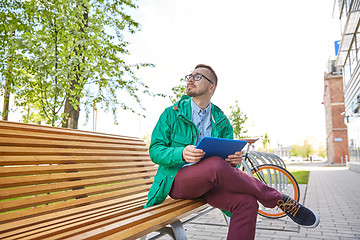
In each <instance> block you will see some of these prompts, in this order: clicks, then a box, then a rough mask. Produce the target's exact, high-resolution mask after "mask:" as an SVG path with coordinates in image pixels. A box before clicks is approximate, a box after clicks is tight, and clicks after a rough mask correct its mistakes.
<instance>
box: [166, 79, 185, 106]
mask: <svg viewBox="0 0 360 240" xmlns="http://www.w3.org/2000/svg"><path fill="white" fill-rule="evenodd" d="M171 91H172V92H173V95H169V98H170V101H171V102H172V103H173V104H174V103H176V102H177V101H179V100H180V98H181V96H183V95H185V94H186V82H185V79H184V78H181V79H180V84H179V85H177V86H175V87H173V88H172V89H171Z"/></svg>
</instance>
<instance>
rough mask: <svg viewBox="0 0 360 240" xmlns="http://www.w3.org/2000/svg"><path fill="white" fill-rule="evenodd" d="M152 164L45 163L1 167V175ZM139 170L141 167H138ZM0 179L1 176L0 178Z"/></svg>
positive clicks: (148, 165) (110, 168)
mask: <svg viewBox="0 0 360 240" xmlns="http://www.w3.org/2000/svg"><path fill="white" fill-rule="evenodd" d="M150 166H153V164H151V163H150V162H148V161H144V162H135V163H134V162H133V163H128V162H124V163H121V162H120V163H88V164H59V165H45V166H37V165H35V166H31V165H30V166H26V167H25V168H24V167H3V168H2V169H1V173H2V174H1V175H2V176H3V177H5V176H6V177H8V176H25V175H34V174H46V173H66V172H80V171H95V170H112V169H120V168H125V169H127V170H128V171H133V168H132V167H150ZM139 171H141V169H139ZM0 179H1V178H0Z"/></svg>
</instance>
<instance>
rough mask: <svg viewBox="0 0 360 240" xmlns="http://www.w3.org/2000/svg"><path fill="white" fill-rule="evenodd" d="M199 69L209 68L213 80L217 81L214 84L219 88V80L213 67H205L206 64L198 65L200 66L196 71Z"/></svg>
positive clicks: (197, 66)
mask: <svg viewBox="0 0 360 240" xmlns="http://www.w3.org/2000/svg"><path fill="white" fill-rule="evenodd" d="M197 68H207V69H209V70H210V72H211V74H212V79H213V80H215V83H214V84H215V86H217V81H218V79H217V76H216V73H215V71H214V69H212V67H210V66H208V65H205V64H198V65H196V67H195V69H197Z"/></svg>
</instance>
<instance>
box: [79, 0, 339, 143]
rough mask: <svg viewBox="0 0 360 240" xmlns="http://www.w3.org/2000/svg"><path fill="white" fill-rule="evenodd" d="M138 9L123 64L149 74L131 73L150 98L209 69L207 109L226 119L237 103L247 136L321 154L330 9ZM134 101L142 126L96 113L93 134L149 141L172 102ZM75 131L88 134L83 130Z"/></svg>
mask: <svg viewBox="0 0 360 240" xmlns="http://www.w3.org/2000/svg"><path fill="white" fill-rule="evenodd" d="M137 3H138V5H139V8H138V9H136V10H134V11H131V14H132V16H133V18H134V19H135V20H137V21H138V22H139V23H140V24H141V25H142V30H141V31H140V32H137V33H136V34H134V35H131V36H128V38H127V40H128V41H129V42H130V43H131V44H130V46H129V50H130V53H131V55H130V56H129V57H128V60H129V61H133V62H149V63H154V64H155V65H156V67H154V68H146V69H143V70H140V71H139V72H138V74H137V76H138V77H139V78H140V79H141V80H142V81H144V82H145V83H146V84H148V85H149V86H150V88H151V89H152V90H153V91H154V92H161V93H171V88H172V87H173V86H176V85H179V80H180V79H181V78H182V77H184V76H185V75H186V74H189V73H190V72H191V71H192V70H193V69H194V67H195V66H196V65H197V64H198V63H204V64H208V65H210V66H212V67H213V69H214V70H215V71H216V73H217V75H218V79H219V83H218V87H217V90H216V92H215V95H214V97H213V98H212V102H213V103H214V104H216V105H218V106H219V107H221V108H222V110H223V111H224V112H225V114H227V115H229V114H230V106H233V105H235V101H236V100H238V102H239V106H240V108H241V111H242V112H243V113H245V114H246V115H247V116H248V117H249V119H248V124H247V128H248V130H249V131H248V134H249V135H250V136H263V135H265V133H267V134H268V135H269V137H270V140H271V145H272V146H273V147H276V146H277V145H278V144H281V145H283V146H290V145H292V144H302V143H303V141H304V140H305V139H306V138H307V137H309V136H311V137H312V139H317V140H318V141H320V142H322V143H323V144H324V145H325V141H326V133H325V113H324V105H323V104H322V101H323V94H324V89H323V87H324V83H323V82H324V72H325V71H326V67H327V62H328V59H329V57H331V56H333V55H334V54H335V49H334V41H336V40H340V37H341V34H340V23H339V20H338V19H337V18H333V6H334V1H329V0H317V1H313V0H304V1H294V0H276V1H266V0H258V1H233V0H223V1H215V0H172V1H166V0H147V1H144V0H143V1H138V2H137ZM143 99H144V101H143V105H144V106H145V107H146V109H147V111H146V113H145V114H146V115H147V117H146V118H145V119H143V118H141V117H138V116H135V115H133V114H130V113H127V112H124V111H121V112H120V113H119V114H118V120H119V122H120V125H118V126H115V125H112V117H111V116H110V115H106V114H103V113H98V122H97V131H100V132H110V133H116V134H121V135H131V136H138V137H142V136H144V135H145V134H151V132H152V129H153V127H154V126H155V124H156V122H157V120H158V118H159V116H160V114H161V113H162V111H163V110H164V108H166V107H168V106H170V105H171V103H170V101H169V100H168V99H162V98H149V97H144V98H143ZM99 116H100V117H99ZM101 116H103V117H101ZM105 116H106V117H105ZM79 127H80V128H84V129H86V128H90V129H91V127H92V122H91V120H90V121H89V124H88V126H83V127H81V126H79Z"/></svg>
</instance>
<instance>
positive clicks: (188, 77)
mask: <svg viewBox="0 0 360 240" xmlns="http://www.w3.org/2000/svg"><path fill="white" fill-rule="evenodd" d="M196 75H197V76H199V75H200V79H199V80H195V78H194V77H195V76H196ZM202 77H204V78H205V79H206V80H208V81H209V82H210V83H211V84H214V83H213V82H212V81H211V80H210V79H209V78H207V77H206V76H205V75H204V74H201V73H195V74H194V75H191V74H188V75H186V76H185V81H186V82H189V81H190V79H191V78H192V79H194V81H196V82H198V81H200V80H201V79H202Z"/></svg>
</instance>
